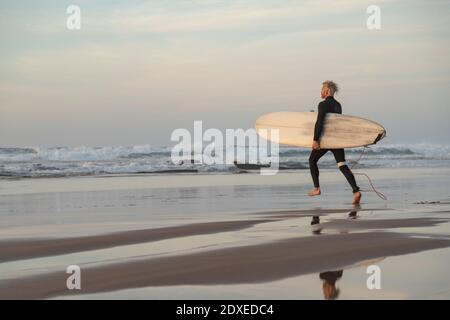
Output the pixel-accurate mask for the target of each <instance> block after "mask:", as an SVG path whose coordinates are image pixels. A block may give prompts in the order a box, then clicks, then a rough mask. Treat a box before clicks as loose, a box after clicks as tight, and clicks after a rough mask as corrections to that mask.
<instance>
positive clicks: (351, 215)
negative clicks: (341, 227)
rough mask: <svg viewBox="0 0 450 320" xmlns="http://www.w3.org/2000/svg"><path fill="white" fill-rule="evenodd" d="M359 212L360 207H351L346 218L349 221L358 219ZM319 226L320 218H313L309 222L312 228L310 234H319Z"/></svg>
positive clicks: (320, 230)
mask: <svg viewBox="0 0 450 320" xmlns="http://www.w3.org/2000/svg"><path fill="white" fill-rule="evenodd" d="M359 210H361V206H360V205H355V206H354V207H353V210H352V211H350V212H349V214H348V218H349V219H352V220H353V219H357V218H358V211H359ZM319 224H320V217H319V216H313V217H312V220H311V226H314V228H313V230H312V233H313V234H321V232H322V227H320V226H319Z"/></svg>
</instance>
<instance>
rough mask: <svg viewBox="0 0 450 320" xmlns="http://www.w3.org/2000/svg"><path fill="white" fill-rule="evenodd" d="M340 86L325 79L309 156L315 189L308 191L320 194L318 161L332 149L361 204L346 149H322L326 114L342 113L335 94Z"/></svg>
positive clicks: (354, 196)
mask: <svg viewBox="0 0 450 320" xmlns="http://www.w3.org/2000/svg"><path fill="white" fill-rule="evenodd" d="M338 90H339V88H338V86H337V84H336V83H334V82H333V81H325V82H324V83H323V85H322V91H321V96H322V99H324V100H323V101H321V102H320V103H319V106H318V109H319V110H318V114H317V120H316V124H315V126H314V139H313V140H314V141H313V144H312V151H311V155H310V156H309V168H310V170H311V176H312V180H313V183H314V189H313V190H312V191H311V192H309V193H308V195H309V196H318V195H320V193H321V192H320V184H319V167H318V166H317V162H318V161H319V159H320V158H321V157H322V156H323V155H324V154H325V153H327V152H328V151H331V152H332V153H333V155H334V158H335V159H336V164H337V166H338V168H339V170H341V172H342V173H343V174H344V176H345V178H346V179H347V181H348V183H349V184H350V186H351V187H352V190H353V204H359V202H360V201H361V192H360V191H359V187H358V185H357V184H356V180H355V176H354V175H353V173H352V171H351V170H350V168H349V167H348V166H347V164H346V162H345V152H344V149H320V137H321V135H322V132H323V125H324V122H325V116H326V115H327V113H339V114H342V107H341V104H340V103H339V102H338V101H337V100H336V99H334V94H335V93H336V92H338Z"/></svg>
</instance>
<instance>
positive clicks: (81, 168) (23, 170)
mask: <svg viewBox="0 0 450 320" xmlns="http://www.w3.org/2000/svg"><path fill="white" fill-rule="evenodd" d="M171 150H172V147H171V146H167V147H154V146H150V145H139V146H99V147H88V146H77V147H17V148H15V147H9V148H0V179H11V178H14V179H17V178H40V177H68V176H83V175H91V176H95V175H113V174H178V173H192V174H196V173H201V174H214V173H229V174H236V173H245V172H254V171H255V170H254V169H257V168H258V165H264V164H266V165H267V164H268V163H269V160H268V159H267V158H261V159H258V161H257V162H256V163H254V162H253V163H252V162H249V161H248V159H249V157H248V155H250V154H252V153H253V154H254V153H256V152H257V148H255V147H248V146H237V147H235V152H236V156H235V159H236V161H237V163H238V164H239V165H238V166H236V165H235V164H233V163H229V164H212V165H207V164H204V163H201V162H200V161H199V160H198V159H199V158H197V157H196V156H198V155H195V154H194V155H193V156H192V157H189V158H188V159H185V160H184V161H178V162H177V163H173V162H172V160H171ZM279 151H280V152H279V157H280V158H279V159H280V164H279V166H280V169H281V170H305V169H308V157H309V153H310V149H306V148H296V147H287V146H280V149H279ZM362 152H363V148H354V149H347V150H346V157H347V162H348V164H349V165H350V166H352V165H354V164H356V163H355V161H357V160H358V159H359V158H360V156H361V153H362ZM246 156H247V157H246ZM246 159H247V160H246ZM248 163H251V164H253V166H246V165H242V164H248ZM255 164H256V166H255ZM319 165H320V167H321V168H332V167H335V161H334V159H333V155H332V154H331V153H330V152H329V153H327V154H326V155H325V156H324V157H323V158H322V159H321V160H320V162H319ZM357 167H358V168H383V167H389V168H414V167H450V145H430V144H391V145H385V144H382V145H374V146H370V147H369V148H366V149H365V150H364V155H363V157H362V159H361V160H360V161H359V162H358V164H357ZM258 172H259V171H258Z"/></svg>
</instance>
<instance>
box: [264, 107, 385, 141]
mask: <svg viewBox="0 0 450 320" xmlns="http://www.w3.org/2000/svg"><path fill="white" fill-rule="evenodd" d="M316 120H317V112H273V113H267V114H265V115H263V116H261V117H259V118H258V119H257V120H256V125H255V127H256V131H257V132H258V134H259V135H261V136H262V137H263V138H265V139H267V140H270V141H274V140H275V139H273V137H271V136H270V134H269V135H268V134H267V133H270V129H279V141H278V142H279V143H280V144H287V145H291V146H297V147H306V148H310V147H311V145H312V142H313V137H314V125H315V123H316ZM263 129H269V130H263ZM385 136H386V130H385V129H384V128H383V126H381V125H380V124H378V123H376V122H374V121H371V120H367V119H363V118H358V117H354V116H348V115H341V114H336V113H328V114H327V115H326V117H325V123H324V128H323V132H322V136H321V139H320V148H322V149H339V148H354V147H362V146H368V145H371V144H375V143H377V142H378V141H380V140H381V139H383V138H384V137H385ZM275 142H277V141H275Z"/></svg>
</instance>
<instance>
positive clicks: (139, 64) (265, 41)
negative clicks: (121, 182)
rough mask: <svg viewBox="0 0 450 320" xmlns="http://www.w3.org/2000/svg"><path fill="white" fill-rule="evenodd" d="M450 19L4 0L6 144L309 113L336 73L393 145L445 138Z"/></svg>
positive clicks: (120, 139)
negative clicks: (73, 13) (74, 18)
mask: <svg viewBox="0 0 450 320" xmlns="http://www.w3.org/2000/svg"><path fill="white" fill-rule="evenodd" d="M70 4H77V5H79V6H80V8H81V30H68V29H67V28H66V19H67V17H68V16H69V15H68V14H67V13H66V8H67V7H68V6H69V5H70ZM371 4H375V5H378V6H379V7H380V8H381V30H368V29H367V27H366V20H367V18H368V16H369V15H368V14H367V13H366V9H367V7H368V6H369V5H371ZM449 25H450V1H439V0H428V1H425V0H422V1H416V0H404V1H402V0H398V1H394V0H392V1H377V0H375V1H361V0H341V1H339V0H338V1H336V0H330V1H324V0H309V1H295V0H292V1H287V0H285V1H280V0H271V1H268V0H250V1H234V0H227V1H225V0H224V1H221V0H166V1H163V0H152V1H112V0H111V1H107V0H99V1H93V0H82V1H81V0H78V1H60V0H55V1H20V0H18V1H1V2H0V48H1V50H0V147H6V146H79V145H86V146H103V145H128V146H131V145H142V144H150V145H155V146H160V145H173V142H171V141H170V135H171V133H172V131H173V130H174V129H176V128H187V129H189V130H193V121H194V120H203V121H204V127H205V128H219V129H225V128H244V129H246V128H251V127H253V125H254V121H255V119H256V118H257V117H258V116H260V115H261V114H264V113H267V112H274V111H309V110H310V109H313V108H316V107H317V104H318V102H319V101H320V87H321V83H322V81H323V80H327V79H330V80H334V81H336V82H337V83H338V84H339V85H340V86H341V92H340V94H339V95H338V96H337V99H338V100H339V101H340V102H341V103H342V105H343V111H344V113H345V114H352V115H355V116H360V117H365V118H369V119H372V120H374V121H377V122H379V123H381V124H382V125H384V126H385V127H386V129H387V132H388V137H387V138H386V140H385V143H415V142H430V143H446V142H448V139H449V137H450V125H449V124H448V123H449V120H450V104H449V101H450V61H449V57H450V30H449V28H448V26H449Z"/></svg>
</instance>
